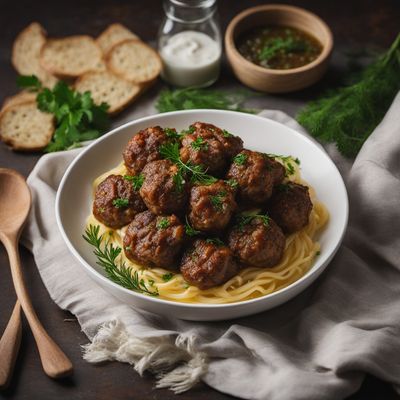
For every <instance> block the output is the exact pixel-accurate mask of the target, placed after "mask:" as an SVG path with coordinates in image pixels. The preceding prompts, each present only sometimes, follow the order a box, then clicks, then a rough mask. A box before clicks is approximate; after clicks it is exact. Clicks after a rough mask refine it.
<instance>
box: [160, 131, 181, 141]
mask: <svg viewBox="0 0 400 400" xmlns="http://www.w3.org/2000/svg"><path fill="white" fill-rule="evenodd" d="M164 132H165V134H166V135H167V136H168V137H169V138H170V139H178V140H179V139H180V138H181V135H180V134H179V133H178V132H177V131H176V129H173V128H164Z"/></svg>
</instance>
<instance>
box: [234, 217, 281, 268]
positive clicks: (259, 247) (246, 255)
mask: <svg viewBox="0 0 400 400" xmlns="http://www.w3.org/2000/svg"><path fill="white" fill-rule="evenodd" d="M285 241H286V239H285V235H284V234H283V232H282V230H281V228H279V226H278V225H277V224H276V223H275V222H274V221H273V220H272V219H271V218H268V217H267V216H261V217H260V216H255V217H253V218H251V217H250V218H249V217H247V219H244V220H243V221H241V222H239V224H238V225H236V226H234V227H233V228H232V229H231V231H230V232H229V236H228V242H229V247H230V249H231V250H232V251H233V254H234V255H235V256H236V257H237V258H238V259H239V260H240V261H241V262H242V263H244V264H248V265H254V266H256V267H272V266H274V265H276V264H278V263H279V261H280V260H281V259H282V257H283V252H284V250H285Z"/></svg>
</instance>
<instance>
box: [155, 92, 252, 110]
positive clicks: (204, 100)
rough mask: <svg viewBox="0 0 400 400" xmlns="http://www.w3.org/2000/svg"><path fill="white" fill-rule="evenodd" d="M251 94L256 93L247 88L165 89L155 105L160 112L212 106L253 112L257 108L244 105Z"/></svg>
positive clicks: (213, 107) (212, 107) (220, 108)
mask: <svg viewBox="0 0 400 400" xmlns="http://www.w3.org/2000/svg"><path fill="white" fill-rule="evenodd" d="M251 96H254V93H252V92H250V91H247V90H239V91H236V92H227V91H223V90H212V89H198V88H185V89H174V90H173V89H165V90H163V91H162V92H161V93H160V96H159V98H158V99H157V102H156V105H155V106H156V108H157V110H158V111H159V112H168V111H176V110H194V109H199V108H207V109H209V108H211V109H218V110H231V111H241V112H246V113H251V114H253V113H255V112H256V110H251V109H248V108H243V107H242V104H243V102H244V101H245V100H246V99H248V98H249V97H251Z"/></svg>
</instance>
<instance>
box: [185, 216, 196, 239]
mask: <svg viewBox="0 0 400 400" xmlns="http://www.w3.org/2000/svg"><path fill="white" fill-rule="evenodd" d="M185 233H186V235H187V236H189V237H192V236H196V235H198V234H199V233H200V231H198V230H196V229H194V228H193V226H192V225H190V223H189V220H188V217H187V216H186V223H185Z"/></svg>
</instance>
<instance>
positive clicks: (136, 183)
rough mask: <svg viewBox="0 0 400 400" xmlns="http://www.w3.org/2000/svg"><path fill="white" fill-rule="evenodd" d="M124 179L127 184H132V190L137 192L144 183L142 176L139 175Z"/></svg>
mask: <svg viewBox="0 0 400 400" xmlns="http://www.w3.org/2000/svg"><path fill="white" fill-rule="evenodd" d="M124 179H126V180H127V181H129V182H132V186H133V189H134V190H136V191H138V190H139V189H140V188H141V187H142V185H143V182H144V175H143V174H139V175H134V176H133V175H124Z"/></svg>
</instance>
